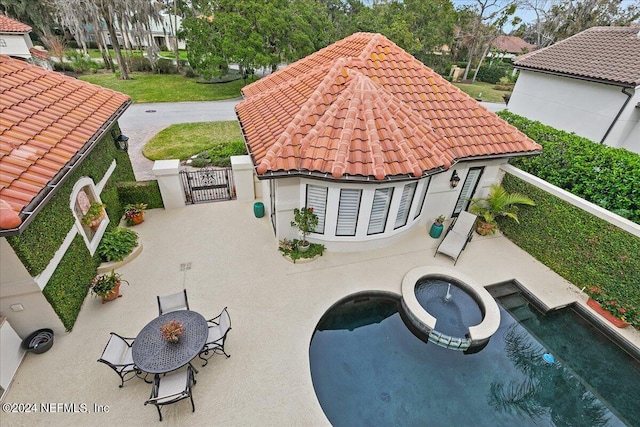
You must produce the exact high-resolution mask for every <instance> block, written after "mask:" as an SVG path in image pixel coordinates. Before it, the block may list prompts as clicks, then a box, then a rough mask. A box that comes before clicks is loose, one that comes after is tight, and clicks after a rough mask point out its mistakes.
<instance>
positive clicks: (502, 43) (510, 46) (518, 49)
mask: <svg viewBox="0 0 640 427" xmlns="http://www.w3.org/2000/svg"><path fill="white" fill-rule="evenodd" d="M491 46H493V47H495V48H496V49H498V50H500V51H504V52H508V53H514V54H516V55H520V54H523V53H527V52H531V51H533V50H535V49H536V45H533V44H529V43H527V42H526V41H524V40H522V39H521V38H520V37H516V36H505V35H501V36H498V37H496V39H495V40H494V41H493V42H491Z"/></svg>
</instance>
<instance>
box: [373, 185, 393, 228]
mask: <svg viewBox="0 0 640 427" xmlns="http://www.w3.org/2000/svg"><path fill="white" fill-rule="evenodd" d="M392 195H393V188H391V187H390V188H379V189H377V190H376V192H375V194H374V196H373V205H372V206H371V217H370V218H369V228H368V229H367V234H378V233H383V232H384V228H385V225H386V224H387V215H389V205H390V204H391V196H392Z"/></svg>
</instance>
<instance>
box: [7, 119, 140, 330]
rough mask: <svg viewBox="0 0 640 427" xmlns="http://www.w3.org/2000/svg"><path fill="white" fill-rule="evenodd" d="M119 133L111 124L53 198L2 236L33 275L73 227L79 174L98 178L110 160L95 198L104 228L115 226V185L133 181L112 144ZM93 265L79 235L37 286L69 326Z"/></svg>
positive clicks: (95, 260)
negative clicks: (18, 230) (102, 208)
mask: <svg viewBox="0 0 640 427" xmlns="http://www.w3.org/2000/svg"><path fill="white" fill-rule="evenodd" d="M119 133H120V132H119V129H118V127H117V125H116V126H114V127H113V128H112V129H111V132H108V133H107V134H106V135H105V136H104V137H103V138H102V139H101V140H100V141H99V142H98V144H96V146H95V147H94V148H93V150H92V151H91V153H90V154H89V155H88V156H87V157H86V159H85V160H84V161H83V162H82V163H81V164H80V165H79V166H78V169H76V170H75V171H74V172H73V173H72V174H71V175H70V176H69V178H68V179H67V180H66V181H65V182H64V184H62V185H61V186H60V187H59V188H58V191H57V192H56V194H55V196H54V197H52V198H51V200H50V201H49V202H48V203H47V204H46V206H44V207H43V209H42V210H41V211H40V212H39V213H38V214H37V215H36V217H35V218H34V219H33V221H32V222H31V223H30V224H29V226H28V227H27V228H26V229H25V230H24V232H23V233H22V234H20V235H18V236H13V237H8V238H7V241H8V242H9V244H10V245H11V247H12V248H13V250H14V251H15V253H16V255H17V256H18V258H19V259H20V261H22V264H23V265H24V266H25V268H26V269H27V271H28V272H29V274H30V275H32V276H37V275H38V274H40V273H42V271H43V270H44V269H45V268H46V267H47V265H48V264H49V262H50V261H51V259H52V258H53V256H54V255H55V253H56V251H57V250H58V249H59V248H60V246H61V245H62V243H63V241H64V239H65V238H66V237H67V234H68V233H69V230H71V229H72V227H73V226H74V223H75V219H74V216H73V213H72V212H71V209H70V208H69V202H70V200H71V193H72V191H73V186H74V185H75V183H76V182H77V181H78V180H79V179H80V178H81V177H83V176H88V177H90V178H92V179H93V181H94V182H96V183H97V182H99V181H100V180H101V179H102V178H103V177H104V175H105V173H106V172H107V170H108V168H109V166H111V162H112V160H113V159H115V160H116V162H117V167H116V169H115V171H114V172H113V174H112V175H111V179H109V181H108V182H107V184H106V185H105V187H104V188H103V191H102V193H101V194H100V198H101V199H102V201H103V202H104V203H105V204H106V210H107V214H108V215H109V218H111V222H110V223H109V226H108V229H112V228H113V227H116V226H117V224H118V219H119V218H120V217H122V214H123V213H124V208H123V206H122V204H121V202H120V200H119V198H118V189H117V187H116V184H117V183H118V182H122V181H133V180H135V177H134V174H133V168H132V166H131V161H130V160H129V156H128V154H127V153H125V152H122V151H118V150H117V149H116V148H115V143H114V136H115V135H119ZM98 265H99V257H98V255H97V254H96V255H94V256H93V257H92V256H91V255H90V253H89V250H88V249H87V247H86V246H85V244H84V240H83V239H82V236H80V235H78V236H76V238H75V239H74V241H73V243H72V244H71V246H70V248H69V249H68V251H67V252H66V253H65V255H64V256H63V258H62V261H61V263H60V264H59V265H58V268H57V269H56V270H55V272H54V273H53V275H52V277H51V279H50V280H49V283H48V284H47V285H46V286H45V288H44V289H43V294H44V295H45V297H46V298H47V300H48V301H49V302H50V303H51V305H52V307H53V309H54V310H55V312H56V313H57V314H58V316H59V317H60V319H61V320H62V322H63V324H64V325H65V327H66V328H67V329H71V328H72V327H73V323H74V322H75V319H76V317H77V316H78V313H79V311H80V307H81V306H82V302H83V301H84V298H85V296H86V294H87V290H88V286H89V282H90V281H91V279H92V278H93V277H94V276H95V274H96V268H97V266H98Z"/></svg>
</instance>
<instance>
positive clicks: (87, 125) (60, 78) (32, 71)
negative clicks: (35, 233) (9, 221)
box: [0, 55, 131, 213]
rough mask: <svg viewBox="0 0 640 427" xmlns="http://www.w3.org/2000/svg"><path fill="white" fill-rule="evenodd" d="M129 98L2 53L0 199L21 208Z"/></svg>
mask: <svg viewBox="0 0 640 427" xmlns="http://www.w3.org/2000/svg"><path fill="white" fill-rule="evenodd" d="M130 102H131V101H130V98H129V97H128V96H127V95H124V94H122V93H119V92H115V91H113V90H110V89H104V88H102V87H100V86H96V85H92V84H90V83H86V82H83V81H81V80H76V79H74V78H72V77H67V76H64V75H62V74H59V73H55V72H51V71H46V70H44V69H43V68H41V67H37V66H33V65H29V64H27V63H26V62H24V61H19V60H16V59H11V58H9V57H7V56H4V55H0V198H1V199H2V200H4V201H5V202H6V203H8V204H9V205H10V206H11V209H12V210H13V211H14V212H15V213H20V212H21V211H22V209H23V208H24V207H25V206H27V205H28V204H29V203H31V201H32V200H34V198H35V197H36V196H37V195H38V194H40V193H41V192H43V191H48V187H47V184H48V183H49V182H50V181H51V179H52V178H53V177H54V176H56V175H57V174H58V173H59V172H60V171H61V170H63V169H64V168H65V167H68V166H69V164H70V161H72V158H73V157H74V156H75V155H76V154H77V153H78V152H79V151H81V150H83V149H84V148H85V146H86V145H88V143H89V142H90V141H92V140H93V139H94V138H97V137H99V136H100V135H102V133H103V132H105V131H106V129H105V124H107V125H110V124H111V123H112V122H114V121H115V120H116V119H117V118H118V117H119V116H120V115H121V114H122V112H124V110H125V109H126V107H128V105H129V104H130ZM74 161H75V160H74Z"/></svg>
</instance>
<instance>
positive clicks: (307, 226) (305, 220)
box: [291, 207, 318, 252]
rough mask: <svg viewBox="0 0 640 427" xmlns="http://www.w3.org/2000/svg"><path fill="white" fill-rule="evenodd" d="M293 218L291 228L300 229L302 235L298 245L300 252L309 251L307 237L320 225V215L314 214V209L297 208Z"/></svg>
mask: <svg viewBox="0 0 640 427" xmlns="http://www.w3.org/2000/svg"><path fill="white" fill-rule="evenodd" d="M293 218H294V219H293V221H291V226H292V227H298V230H300V234H301V235H302V240H301V241H300V242H299V243H298V250H299V251H301V252H304V251H306V250H308V249H309V242H307V235H308V234H309V233H311V232H312V231H314V230H315V229H316V226H317V225H318V215H316V214H314V213H313V208H307V207H304V208H302V209H298V208H295V209H294V210H293Z"/></svg>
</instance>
